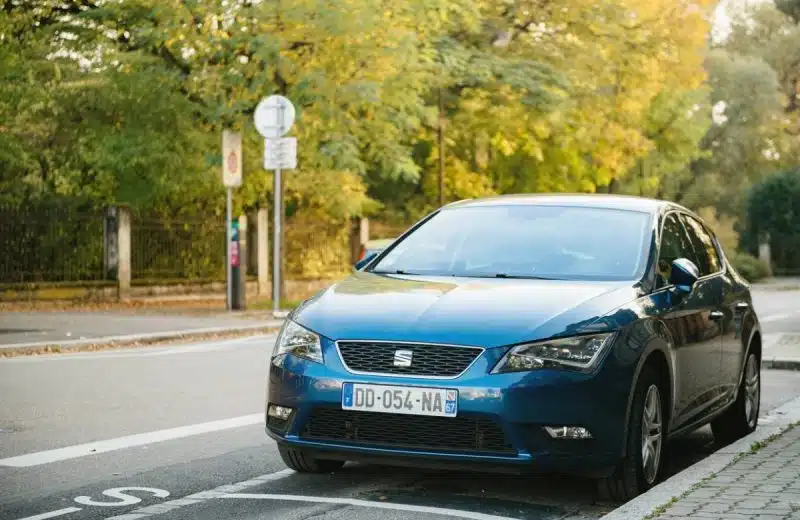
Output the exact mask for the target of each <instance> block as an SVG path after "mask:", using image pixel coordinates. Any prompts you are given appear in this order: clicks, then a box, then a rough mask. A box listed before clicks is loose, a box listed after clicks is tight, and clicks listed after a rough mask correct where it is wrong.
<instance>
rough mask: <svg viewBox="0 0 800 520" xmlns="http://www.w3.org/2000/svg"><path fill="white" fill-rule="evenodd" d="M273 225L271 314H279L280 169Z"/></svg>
mask: <svg viewBox="0 0 800 520" xmlns="http://www.w3.org/2000/svg"><path fill="white" fill-rule="evenodd" d="M273 189H274V190H275V201H274V202H273V205H274V206H275V217H274V220H275V223H274V224H273V226H272V252H273V254H272V314H273V316H274V315H277V314H278V312H280V303H281V301H280V300H281V238H280V237H281V193H280V191H281V169H280V168H277V169H276V170H275V187H274V188H273Z"/></svg>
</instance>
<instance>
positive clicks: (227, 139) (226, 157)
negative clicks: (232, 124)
mask: <svg viewBox="0 0 800 520" xmlns="http://www.w3.org/2000/svg"><path fill="white" fill-rule="evenodd" d="M222 184H224V185H225V187H226V188H235V187H236V186H241V184H242V134H240V133H238V132H230V131H228V130H223V132H222Z"/></svg>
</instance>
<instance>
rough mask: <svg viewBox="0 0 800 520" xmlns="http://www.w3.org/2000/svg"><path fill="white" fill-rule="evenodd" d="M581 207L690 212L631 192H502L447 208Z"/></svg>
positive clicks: (646, 211) (675, 205)
mask: <svg viewBox="0 0 800 520" xmlns="http://www.w3.org/2000/svg"><path fill="white" fill-rule="evenodd" d="M510 205H514V206H520V205H548V206H581V207H590V208H605V209H620V210H628V211H641V212H644V213H660V212H661V211H663V210H664V209H667V208H674V209H681V210H683V211H689V210H687V209H686V208H684V207H682V206H680V205H678V204H675V203H674V202H669V201H665V200H658V199H648V198H645V197H634V196H630V195H606V194H599V193H598V194H595V193H592V194H585V193H584V194H571V193H541V194H539V193H532V194H519V195H499V196H496V197H486V198H481V199H467V200H462V201H459V202H454V203H452V204H449V205H447V206H445V208H463V207H485V206H510Z"/></svg>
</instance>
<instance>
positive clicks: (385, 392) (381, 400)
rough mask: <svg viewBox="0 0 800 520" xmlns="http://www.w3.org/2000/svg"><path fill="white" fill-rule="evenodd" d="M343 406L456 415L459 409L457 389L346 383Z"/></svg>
mask: <svg viewBox="0 0 800 520" xmlns="http://www.w3.org/2000/svg"><path fill="white" fill-rule="evenodd" d="M342 409H343V410H362V411H365V412H381V413H398V414H405V415H432V416H435V417H455V416H456V413H457V412H458V390H453V389H449V388H422V387H418V386H390V385H368V384H361V383H345V384H344V385H343V387H342Z"/></svg>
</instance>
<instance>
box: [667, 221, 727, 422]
mask: <svg viewBox="0 0 800 520" xmlns="http://www.w3.org/2000/svg"><path fill="white" fill-rule="evenodd" d="M677 258H687V259H689V260H691V261H692V262H694V263H695V264H697V262H698V259H697V255H696V254H695V250H694V247H693V246H692V244H691V241H690V239H689V235H688V233H687V231H686V229H685V227H684V225H683V224H682V223H681V220H680V217H679V214H678V213H677V212H673V213H669V214H667V215H666V217H665V218H664V221H663V225H662V230H661V244H660V248H659V260H658V270H659V277H660V278H661V283H662V286H663V287H665V290H669V287H670V286H669V273H670V270H671V266H672V262H673V261H674V260H676V259H677ZM698 267H699V266H698ZM714 295H715V288H714V282H713V281H712V280H709V279H708V278H703V277H702V272H701V278H700V279H699V280H698V282H697V284H695V286H694V288H693V290H692V292H691V293H689V294H687V295H683V296H680V295H678V294H675V297H674V298H671V302H670V305H669V308H668V309H667V311H666V312H665V314H664V315H663V320H664V323H665V324H666V326H667V328H669V330H670V332H671V334H672V337H673V342H674V345H673V352H674V359H675V363H674V366H675V403H674V408H673V417H674V422H673V426H674V427H675V428H679V427H680V426H682V425H686V424H688V423H691V422H693V421H694V420H695V419H696V418H698V417H700V416H702V415H703V413H704V412H705V410H706V409H707V408H708V407H709V406H710V405H711V404H712V402H713V399H714V397H715V395H714V394H715V392H716V391H717V389H718V388H719V383H720V377H719V374H720V356H721V352H720V350H721V344H720V342H721V340H720V334H719V325H718V323H717V322H715V321H713V319H712V315H711V313H712V312H714V311H715V310H717V308H718V304H717V301H716V299H715V297H714Z"/></svg>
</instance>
